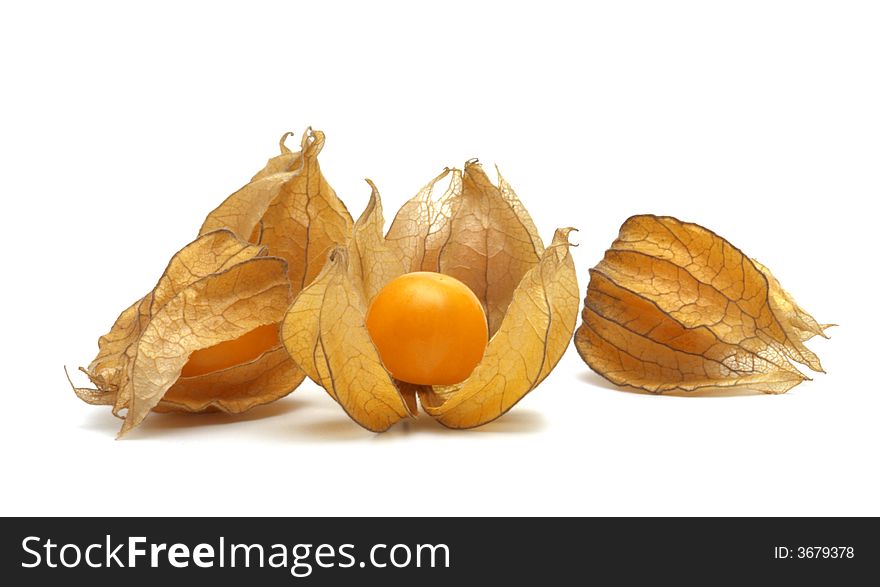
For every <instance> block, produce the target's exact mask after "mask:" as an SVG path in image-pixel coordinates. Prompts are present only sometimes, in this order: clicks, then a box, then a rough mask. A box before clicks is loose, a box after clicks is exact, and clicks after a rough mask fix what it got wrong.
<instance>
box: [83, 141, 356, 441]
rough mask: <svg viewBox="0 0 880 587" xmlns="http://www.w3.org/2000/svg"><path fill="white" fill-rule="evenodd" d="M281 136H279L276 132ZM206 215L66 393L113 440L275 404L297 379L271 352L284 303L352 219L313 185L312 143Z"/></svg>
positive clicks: (317, 180) (315, 147)
mask: <svg viewBox="0 0 880 587" xmlns="http://www.w3.org/2000/svg"><path fill="white" fill-rule="evenodd" d="M288 134H289V133H288ZM288 134H286V135H284V137H282V139H281V154H280V155H278V156H276V157H274V158H272V159H270V160H269V162H268V163H267V165H266V167H265V168H264V169H262V170H261V171H260V172H259V173H257V175H255V176H254V178H253V179H252V180H251V182H250V183H248V184H247V185H246V186H244V187H243V188H242V189H240V190H238V191H237V192H235V193H234V194H232V195H231V196H229V197H228V198H227V199H226V200H225V201H224V202H223V203H222V204H221V205H220V206H219V207H218V208H217V209H215V210H214V211H213V212H211V214H209V215H208V217H207V219H206V220H205V222H204V224H203V226H202V228H201V230H200V233H199V236H198V238H196V240H195V241H193V242H192V243H190V244H188V245H187V246H186V247H184V248H183V249H181V250H180V251H179V252H178V253H177V254H175V255H174V257H173V258H172V259H171V261H170V262H169V264H168V267H167V269H166V270H165V272H164V273H163V275H162V277H161V278H160V279H159V282H158V283H157V284H156V287H155V288H154V289H153V290H152V291H151V292H150V293H149V294H147V295H146V296H145V297H143V298H142V299H141V300H139V301H137V302H135V303H134V304H133V305H132V306H130V307H129V308H128V309H126V310H125V311H124V312H123V313H122V314H121V315H120V316H119V318H118V319H117V321H116V323H115V324H114V325H113V327H112V329H111V330H110V332H109V333H108V334H106V335H104V336H102V337H101V338H100V340H99V342H98V346H99V352H98V356H97V357H96V358H95V360H94V361H92V363H91V364H90V365H89V366H88V367H87V368H86V369H83V371H84V372H85V373H86V374H87V375H88V377H89V379H90V380H91V381H92V382H93V383H94V385H95V386H96V388H97V389H86V388H75V391H76V393H77V395H78V396H79V397H80V398H81V399H83V400H84V401H86V402H88V403H91V404H103V405H112V406H113V413H114V414H116V415H117V416H120V417H124V419H125V421H124V423H123V426H122V429H121V431H120V435H122V434H125V433H126V432H128V431H129V430H131V429H132V428H133V427H135V426H137V425H138V424H140V423H141V422H142V421H143V419H144V418H145V417H146V416H147V415H148V414H149V412H150V411H151V410H156V411H170V410H173V411H184V412H202V411H214V410H220V411H224V412H229V413H238V412H242V411H245V410H247V409H249V408H251V407H253V406H256V405H259V404H264V403H267V402H270V401H273V400H276V399H279V398H281V397H283V396H285V395H287V394H288V393H290V392H291V391H292V390H294V389H295V388H296V387H297V386H298V385H299V384H300V383H301V382H302V380H303V379H304V378H305V374H304V373H303V372H302V370H301V369H299V368H298V367H297V365H296V363H295V362H294V361H293V360H291V358H290V356H289V355H288V354H287V352H286V351H285V349H284V347H283V346H282V345H281V342H280V339H279V337H278V329H279V323H280V321H281V320H282V318H283V317H284V315H285V312H286V310H287V308H288V306H289V304H290V301H291V300H292V299H293V297H294V296H295V295H296V294H297V293H298V292H299V291H300V290H301V289H302V288H303V286H304V285H306V284H308V283H309V282H310V281H311V280H312V279H313V278H314V277H315V275H317V273H318V272H319V271H320V269H321V267H322V266H323V265H324V263H325V261H326V259H327V256H328V252H329V251H330V250H332V249H333V248H334V247H335V246H337V245H339V244H342V243H345V242H347V241H348V240H349V238H350V235H351V228H352V219H351V216H350V215H349V213H348V211H347V210H346V208H345V206H344V205H343V204H342V202H341V201H340V200H339V198H337V196H336V194H335V193H334V191H333V189H332V188H331V187H330V186H329V185H328V184H327V182H326V180H325V179H324V177H323V176H322V175H321V171H320V168H319V166H318V161H317V156H318V153H319V152H320V150H321V147H322V146H323V144H324V135H323V133H321V132H318V131H314V132H313V131H311V130H310V131H308V132H307V133H306V134H305V135H304V136H303V140H302V149H301V150H300V151H298V152H293V151H291V150H290V149H288V148H287V147H286V146H285V145H284V140H285V139H286V138H287V136H288Z"/></svg>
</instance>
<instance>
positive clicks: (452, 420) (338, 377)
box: [282, 161, 579, 431]
mask: <svg viewBox="0 0 880 587" xmlns="http://www.w3.org/2000/svg"><path fill="white" fill-rule="evenodd" d="M449 175H451V179H450V183H449V187H448V189H447V190H446V191H445V193H443V194H442V195H441V196H439V197H437V196H436V195H435V193H434V191H435V187H436V184H437V183H438V182H439V181H440V180H442V179H443V178H445V177H446V176H449ZM370 185H371V188H372V194H371V197H370V201H369V203H368V205H367V207H366V209H365V211H364V213H363V214H362V215H361V217H360V218H359V219H358V221H357V222H356V223H355V225H354V229H353V238H352V241H351V243H350V244H349V246H348V247H345V248H340V249H337V251H336V252H334V254H333V256H332V257H331V260H330V262H329V263H328V266H327V267H325V269H324V272H322V274H321V276H319V277H318V278H317V279H316V280H315V282H314V283H312V284H311V285H310V286H308V287H306V288H305V289H304V290H303V291H302V292H301V293H300V295H299V296H298V297H297V299H296V300H295V302H294V303H293V305H292V306H291V309H290V311H289V312H288V315H287V317H286V319H285V322H284V327H283V330H282V338H283V340H284V344H285V346H286V348H287V350H288V352H289V353H290V355H291V356H292V357H293V359H294V360H295V361H296V362H297V363H298V364H299V365H300V366H301V367H302V368H303V369H304V370H305V371H306V372H307V373H308V374H309V377H311V378H312V379H313V380H315V381H316V382H317V383H318V384H320V385H321V386H323V387H324V388H325V389H326V390H327V392H328V393H329V394H330V395H331V397H333V398H334V399H335V400H336V401H338V402H339V403H340V405H342V407H343V408H344V410H345V411H346V412H347V413H348V415H349V416H351V417H352V419H353V420H355V421H356V422H357V423H358V424H360V425H362V426H364V427H365V428H367V429H369V430H373V431H383V430H387V429H388V428H389V427H390V426H392V425H393V424H394V423H395V422H397V421H399V420H401V419H404V418H407V417H410V416H413V415H415V413H416V411H417V407H416V406H417V403H416V397H417V396H418V397H419V398H420V399H421V400H422V405H423V407H424V408H425V410H426V411H427V412H428V413H429V414H431V415H432V416H434V417H435V418H437V419H438V420H439V421H440V422H441V423H442V424H444V425H446V426H449V427H455V428H468V427H474V426H479V425H481V424H485V423H486V422H489V421H491V420H493V419H495V418H497V417H499V416H500V415H502V414H503V413H504V412H506V411H507V410H508V409H509V408H510V407H512V406H513V405H514V404H515V403H516V402H517V401H519V400H520V399H521V398H522V397H523V396H524V395H525V394H526V393H528V392H529V391H531V390H532V389H534V387H535V386H537V385H538V383H540V382H541V381H542V380H543V379H544V378H545V377H546V376H547V375H548V374H549V372H550V371H551V370H552V369H553V367H554V366H555V365H556V363H557V362H558V360H559V358H560V357H561V356H562V354H563V352H564V351H565V348H566V347H567V345H568V342H569V341H570V339H571V334H572V331H573V330H574V326H575V321H576V318H577V306H578V296H579V292H578V288H577V280H576V276H575V269H574V264H573V263H572V261H571V257H570V253H569V247H570V245H569V242H568V234H569V232H570V231H571V229H561V230H559V231H557V234H556V237H555V238H554V240H553V243H552V244H551V246H550V247H548V248H547V250H546V251H545V250H544V246H543V243H542V242H541V240H540V238H539V237H538V235H537V230H536V229H535V226H534V223H533V222H532V220H531V218H530V217H529V215H528V213H527V212H526V210H525V208H524V207H523V206H522V204H521V203H520V202H519V200H518V199H517V197H516V195H515V194H514V193H513V190H512V189H511V188H510V186H509V185H508V184H507V183H506V182H505V181H504V180H503V179H501V178H500V174H499V183H498V186H496V185H494V184H492V182H491V181H489V180H488V178H487V177H486V174H485V173H484V172H483V169H482V167H481V166H480V165H479V163H477V162H476V161H471V162H468V163H467V164H466V166H465V169H464V172H462V171H459V170H456V169H452V170H450V169H447V170H444V172H443V173H441V174H440V175H439V176H437V177H436V178H434V179H433V180H432V181H431V182H429V183H428V184H427V185H426V186H425V187H424V188H422V189H421V190H420V191H419V193H418V194H416V196H415V197H413V198H412V199H411V200H409V201H408V202H407V203H406V204H404V205H403V207H402V208H401V209H400V211H399V212H398V214H397V215H396V217H395V219H394V221H393V222H392V224H391V227H390V228H389V230H388V233H387V234H386V235H384V236H383V234H382V230H383V225H384V218H383V215H382V206H381V199H380V197H379V193H378V191H377V190H376V188H375V186H374V185H373V184H372V182H370ZM412 271H435V272H439V273H445V274H447V275H451V276H453V277H455V278H457V279H459V280H461V281H463V282H464V283H465V284H466V285H468V287H470V288H471V289H472V290H473V291H474V292H475V293H476V294H477V297H478V298H479V299H480V302H481V303H482V304H483V307H484V309H485V310H486V313H487V318H488V322H489V331H490V334H491V335H492V338H491V340H490V342H489V345H488V347H487V351H486V354H485V356H484V358H483V361H482V362H481V363H480V365H479V366H477V368H476V369H475V370H474V372H473V373H472V375H471V376H470V377H469V378H468V379H467V380H466V381H464V382H462V383H461V384H459V385H456V386H447V387H443V388H441V387H429V386H417V385H412V384H408V383H404V382H399V381H396V380H394V378H393V377H392V376H391V375H390V374H389V373H388V371H387V370H386V369H385V367H384V366H383V365H382V362H381V360H380V358H379V354H378V352H377V350H376V348H375V346H374V345H373V343H372V340H371V339H370V337H369V333H368V332H367V329H366V326H365V323H364V319H365V315H366V310H367V308H368V307H369V303H370V301H371V299H372V298H373V297H374V296H375V295H376V294H377V293H378V292H379V291H380V290H381V289H382V287H384V285H385V284H386V283H387V282H388V281H389V280H391V279H393V278H395V277H397V276H399V275H401V274H403V273H408V272H412ZM355 367H356V368H355Z"/></svg>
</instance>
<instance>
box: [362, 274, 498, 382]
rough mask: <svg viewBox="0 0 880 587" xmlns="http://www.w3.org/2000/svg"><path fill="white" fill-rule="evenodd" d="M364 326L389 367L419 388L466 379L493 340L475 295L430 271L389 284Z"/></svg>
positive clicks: (397, 375)
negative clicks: (420, 386) (490, 338)
mask: <svg viewBox="0 0 880 587" xmlns="http://www.w3.org/2000/svg"><path fill="white" fill-rule="evenodd" d="M366 323H367V330H368V331H369V332H370V337H371V338H372V339H373V343H374V344H375V345H376V348H377V349H378V351H379V356H380V357H381V358H382V362H383V363H384V364H385V368H386V369H388V371H389V372H390V373H391V374H392V375H393V376H394V377H395V378H397V379H399V380H401V381H406V382H409V383H415V384H419V385H451V384H453V383H459V382H461V381H464V380H465V379H467V377H468V376H469V375H470V374H471V371H473V370H474V367H476V366H477V365H478V364H479V362H480V360H481V359H482V358H483V352H484V351H485V350H486V344H487V343H488V340H489V331H488V327H487V325H486V314H485V312H484V311H483V306H482V304H480V300H479V299H477V296H475V295H474V292H472V291H471V290H470V289H469V288H468V286H466V285H465V284H463V283H462V282H460V281H459V280H457V279H455V278H454V277H449V276H448V275H442V274H440V273H432V272H428V271H419V272H416V273H407V274H405V275H401V276H400V277H398V278H396V279H393V280H391V281H390V282H388V284H387V285H385V287H384V288H382V291H380V292H379V293H378V294H377V295H376V297H375V298H373V301H372V303H371V304H370V309H369V310H368V312H367V319H366Z"/></svg>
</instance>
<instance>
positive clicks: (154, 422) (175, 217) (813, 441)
mask: <svg viewBox="0 0 880 587" xmlns="http://www.w3.org/2000/svg"><path fill="white" fill-rule="evenodd" d="M878 30H880V14H878V8H877V4H876V3H871V2H863V3H859V2H807V1H798V2H770V1H767V0H763V1H759V2H742V1H741V2H723V3H714V2H663V3H660V2H601V3H595V2H593V3H588V2H552V1H547V0H544V1H542V2H537V3H536V2H529V3H515V2H503V3H491V2H478V1H476V0H471V1H468V2H451V1H444V2H442V3H438V4H437V5H434V6H428V5H427V4H425V3H417V2H400V3H399V4H396V3H395V4H392V3H388V2H381V3H375V2H361V3H355V2H351V3H336V2H310V3H304V2H292V1H288V2H279V3H272V4H269V3H261V2H249V3H247V8H246V9H244V8H232V7H228V6H225V5H223V4H219V3H214V2H212V3H205V4H198V3H186V4H185V3H182V2H169V3H164V2H152V3H148V4H147V3H141V4H140V5H138V6H137V7H135V6H133V5H131V4H127V3H126V4H123V3H109V2H108V3H106V4H99V3H95V2H76V3H61V2H58V3H46V2H30V3H15V4H13V3H4V4H3V5H2V8H0V54H2V56H3V57H2V61H0V75H2V78H0V85H2V89H0V105H2V108H0V124H2V126H0V186H2V205H3V221H4V222H3V224H4V226H5V233H6V239H5V241H6V243H5V247H4V254H3V257H2V263H3V264H2V275H3V278H2V279H3V287H2V296H3V298H2V312H3V322H2V325H3V327H2V331H0V332H2V336H0V340H2V345H3V348H2V350H3V353H2V356H3V365H4V374H5V377H4V380H3V383H4V385H3V388H4V389H3V390H2V391H0V397H2V401H0V435H2V436H0V447H2V448H0V450H2V471H3V474H2V477H3V481H2V486H0V492H2V502H0V514H6V515H9V514H46V515H49V514H106V515H113V514H141V515H152V514H206V515H207V514H235V515H239V514H241V515H250V514H266V515H297V514H340V515H342V514H362V515H366V514H383V515H384V514H391V515H416V514H425V515H451V514H464V515H471V514H492V515H496V514H498V515H514V514H527V515H532V514H556V515H581V514H590V515H666V514H683V515H704V514H722V515H751V514H754V515H774V514H781V515H880V507H878V495H880V483H878V466H877V463H878V458H877V452H878V446H880V434H878V408H880V385H878V384H877V372H878V367H877V356H878V355H877V350H876V344H877V342H876V341H877V333H878V332H880V323H878V317H877V314H878V309H877V308H878V300H877V295H878V291H880V290H878V285H880V284H878V279H877V241H876V239H877V234H876V233H877V228H876V227H877V224H878V219H877V198H878V195H880V167H878V162H880V75H878V74H880V69H878V66H880V34H878ZM308 125H312V126H314V127H315V128H319V129H322V130H324V131H325V132H326V133H327V144H326V147H325V149H324V151H323V153H322V155H321V164H322V166H323V169H324V172H325V174H326V176H327V177H328V179H329V180H330V182H331V183H332V184H333V185H334V187H335V188H336V190H337V191H338V193H339V195H340V196H341V197H342V198H343V199H344V200H345V202H346V203H347V204H348V206H349V208H350V210H351V211H352V214H353V215H355V216H357V215H358V214H359V213H360V211H361V209H362V207H363V206H364V204H365V203H366V200H367V197H368V194H369V190H368V188H367V186H366V184H365V183H363V178H365V177H370V178H372V179H373V180H375V181H376V183H377V185H378V186H379V188H380V190H381V191H382V194H383V196H384V202H385V208H386V211H387V213H388V214H389V216H390V215H391V214H392V213H393V212H394V211H395V210H396V209H397V207H398V206H399V205H400V204H401V203H402V202H403V201H404V200H405V199H406V198H408V197H410V196H411V195H412V194H414V193H415V191H416V190H417V189H418V188H419V187H421V186H422V185H423V184H424V183H425V182H426V181H427V180H429V179H430V178H432V177H433V176H434V175H435V174H436V173H437V172H439V170H441V169H442V168H443V167H444V166H446V165H461V164H462V163H463V162H464V161H465V160H466V159H469V158H471V157H480V158H481V160H482V161H483V162H484V163H487V164H490V165H491V164H493V163H498V164H499V165H500V166H501V169H502V171H503V172H504V174H505V177H506V178H507V179H508V180H509V181H510V182H511V184H512V185H513V186H514V188H515V189H516V190H517V192H518V194H519V196H520V198H521V199H522V200H523V202H524V203H525V205H526V206H527V207H528V209H529V210H530V211H531V213H532V215H533V216H534V219H535V221H536V224H537V225H538V227H539V229H540V230H541V232H542V234H543V235H544V236H545V237H546V238H549V237H550V236H551V234H552V231H553V229H554V228H555V227H556V226H559V225H569V224H574V225H576V226H577V227H579V228H580V229H581V232H580V233H579V234H578V235H577V237H576V239H577V241H578V242H579V243H580V246H579V247H578V248H577V249H576V251H575V253H574V254H575V260H576V263H577V267H578V270H579V276H580V281H581V289H582V291H583V290H584V289H585V287H586V278H587V269H588V268H589V267H590V266H592V265H593V264H595V263H596V262H597V261H598V260H599V258H600V257H601V255H602V252H603V251H604V249H605V248H606V247H607V245H608V244H609V243H610V242H611V240H612V239H613V238H614V236H615V235H616V233H617V229H618V227H619V225H620V224H621V222H623V220H624V219H625V218H626V217H627V216H629V215H631V214H634V213H647V212H653V213H661V214H672V215H676V216H678V217H680V218H682V219H684V220H690V221H695V222H699V223H701V224H704V225H706V226H708V227H710V228H712V229H714V230H715V231H717V232H718V233H720V234H722V235H724V236H726V237H727V238H729V239H730V240H731V241H732V242H734V243H735V244H736V245H738V246H740V247H741V248H743V249H744V250H745V251H746V252H747V253H749V254H751V255H753V256H756V257H758V258H759V259H760V260H761V261H762V262H764V263H765V264H767V265H768V266H770V267H771V268H772V269H773V271H774V272H775V273H776V275H777V277H779V279H780V280H781V281H782V283H783V285H784V286H785V287H786V288H787V289H789V290H790V291H792V292H793V293H794V294H795V296H796V297H797V299H798V301H799V302H800V303H801V304H802V305H803V306H804V307H805V308H806V309H807V310H809V311H811V312H812V313H814V315H815V316H816V317H817V318H818V319H819V320H820V321H826V322H836V323H839V324H840V327H839V328H837V329H835V330H834V331H833V340H830V341H825V340H819V341H816V342H814V343H810V346H811V347H812V348H813V349H814V350H816V351H817V352H818V353H819V355H820V356H821V357H822V360H823V362H824V365H825V367H826V369H827V371H828V374H827V375H821V374H820V375H818V376H816V377H815V380H814V381H812V382H806V383H804V384H802V385H801V386H799V387H797V388H795V389H794V390H792V391H791V392H789V393H788V394H786V395H783V396H777V397H774V396H763V395H760V396H748V397H725V398H691V397H688V398H676V397H655V396H647V395H639V394H634V393H629V392H624V391H619V390H616V389H614V388H611V387H610V386H609V385H607V384H605V383H603V382H602V380H600V379H599V378H598V377H597V376H596V375H594V374H592V373H591V372H590V370H589V369H588V368H587V367H586V366H585V365H584V364H583V363H582V362H581V361H580V360H579V358H578V356H577V354H576V353H575V352H574V349H573V348H571V349H570V352H569V353H568V354H567V355H566V356H565V357H564V358H563V360H562V361H561V363H560V364H559V366H558V368H557V369H556V370H555V371H554V372H553V374H552V375H551V376H550V377H549V379H548V380H547V381H546V382H545V383H544V384H543V385H542V386H541V387H540V388H539V389H538V390H536V391H535V392H533V393H532V394H531V395H530V396H528V397H527V398H526V399H525V400H523V401H522V402H521V403H520V404H519V405H518V406H517V407H516V408H515V409H514V410H513V411H512V412H511V413H509V414H508V415H507V416H505V417H504V418H503V419H501V420H499V421H498V422H496V423H494V424H491V425H488V426H486V427H484V428H482V429H478V430H474V431H464V432H462V431H458V432H457V431H450V430H446V429H444V428H442V427H440V426H439V425H436V424H435V423H433V422H432V421H431V420H430V419H429V418H427V417H424V416H423V417H421V418H420V419H418V420H417V421H415V422H412V423H410V424H406V425H398V426H396V427H395V428H394V429H392V431H390V432H388V433H386V434H382V435H373V434H370V433H368V432H366V431H364V430H362V429H361V428H359V427H358V426H356V425H355V424H353V423H352V422H350V421H349V420H348V419H347V418H346V416H345V415H344V413H343V412H342V410H341V409H339V408H338V407H337V406H336V405H335V404H334V403H333V402H332V400H331V399H330V398H329V397H328V396H327V395H326V394H325V393H324V392H323V390H321V389H320V388H318V387H317V386H315V385H314V384H312V383H311V382H307V383H305V384H303V385H302V386H301V387H300V388H299V389H298V390H297V391H296V392H295V393H293V394H292V395H291V396H289V397H288V398H287V399H285V400H282V401H280V402H277V403H275V404H272V405H269V406H265V407H262V408H258V409H255V410H253V411H252V412H250V413H247V414H245V415H243V416H241V417H237V418H236V417H229V416H222V415H206V416H196V417H192V416H177V415H154V416H151V417H150V418H148V420H147V422H146V423H145V425H144V426H143V427H142V428H141V429H140V430H139V431H137V432H135V433H134V434H132V435H131V437H130V438H129V439H126V440H123V441H116V440H114V435H115V433H116V431H117V428H118V426H119V424H120V422H119V421H118V420H116V419H115V418H113V416H111V414H110V412H109V410H108V409H104V408H99V407H93V406H88V405H86V404H83V403H81V402H80V401H79V400H77V399H76V398H75V397H74V395H73V393H72V392H71V391H70V389H69V388H68V385H67V382H66V381H65V379H64V374H63V371H62V366H63V365H68V366H72V367H75V366H78V365H86V364H88V362H89V361H90V360H91V358H92V357H93V356H94V354H95V352H96V349H97V347H96V341H97V338H98V336H99V335H100V334H102V333H104V332H105V331H106V330H107V329H108V328H109V327H110V325H111V324H112V322H113V321H114V319H115V318H116V316H117V314H118V313H119V312H120V311H121V310H122V309H123V308H124V307H126V306H127V305H129V304H130V303H131V302H132V301H134V300H135V299H137V298H138V297H140V296H141V295H143V294H144V293H145V292H146V291H148V290H149V289H150V288H151V287H152V286H153V284H154V282H155V280H156V279H157V277H158V276H159V274H160V273H161V271H162V269H163V268H164V266H165V264H166V262H167V260H168V258H169V256H170V255H171V254H172V253H174V252H175V251H176V250H177V249H179V248H180V247H181V246H182V245H183V244H185V243H187V242H188V241H190V240H191V239H192V238H193V237H194V235H195V233H196V231H197V229H198V227H199V225H200V224H201V221H202V219H203V217H204V215H205V214H206V213H207V212H208V211H209V210H211V209H212V208H213V207H214V206H215V205H216V204H217V203H218V202H220V201H221V200H222V199H223V198H224V197H225V196H226V195H228V194H229V193H231V192H232V191H234V190H235V189H237V188H238V187H239V186H240V185H242V184H243V183H245V182H246V181H247V180H248V179H249V178H250V176H251V175H252V174H253V173H254V172H256V171H257V170H258V169H259V168H260V167H261V166H262V165H263V163H264V162H265V159H266V158H268V157H269V156H271V155H273V154H275V153H276V149H277V147H276V142H277V139H278V137H279V136H280V135H281V134H282V133H283V132H284V131H286V130H293V131H295V132H297V135H298V136H299V134H300V133H301V132H302V130H303V129H304V128H305V127H306V126H308ZM298 136H297V138H298ZM294 144H295V141H294ZM77 381H78V382H79V383H85V381H84V378H83V377H78V379H77Z"/></svg>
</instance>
